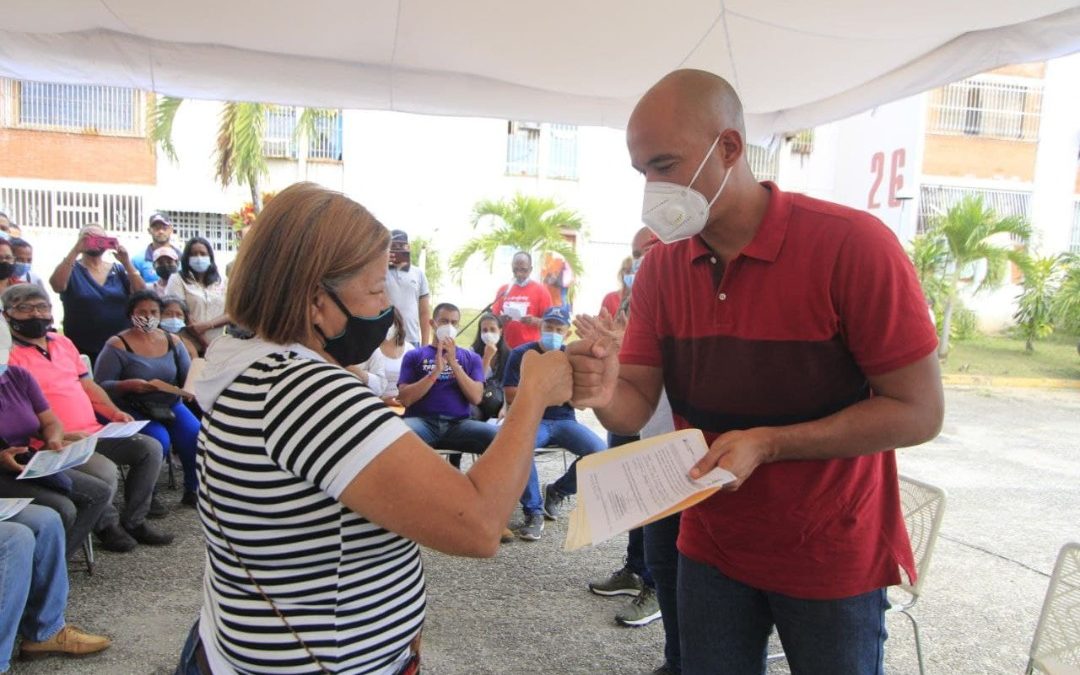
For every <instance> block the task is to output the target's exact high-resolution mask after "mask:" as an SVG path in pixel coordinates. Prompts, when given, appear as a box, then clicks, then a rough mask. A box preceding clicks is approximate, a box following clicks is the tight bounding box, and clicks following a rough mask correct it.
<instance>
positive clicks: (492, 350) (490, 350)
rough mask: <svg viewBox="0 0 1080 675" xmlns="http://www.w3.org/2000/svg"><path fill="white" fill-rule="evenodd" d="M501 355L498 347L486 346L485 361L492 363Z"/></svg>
mask: <svg viewBox="0 0 1080 675" xmlns="http://www.w3.org/2000/svg"><path fill="white" fill-rule="evenodd" d="M498 353H499V348H498V346H497V345H491V344H486V343H485V344H484V361H490V360H491V359H493V358H495V355H496V354H498Z"/></svg>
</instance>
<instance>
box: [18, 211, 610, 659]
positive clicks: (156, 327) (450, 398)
mask: <svg viewBox="0 0 1080 675" xmlns="http://www.w3.org/2000/svg"><path fill="white" fill-rule="evenodd" d="M8 222H10V221H8ZM148 232H149V234H150V242H149V243H148V244H147V246H146V248H145V250H144V251H140V252H139V253H137V254H131V253H129V252H128V251H127V250H126V249H125V248H124V246H123V245H121V244H120V243H119V241H117V240H116V239H115V238H113V237H111V236H110V233H109V232H108V231H107V230H106V229H105V228H103V227H101V226H98V225H96V224H89V225H86V226H84V227H83V228H82V229H80V230H79V232H78V234H77V235H76V237H75V241H74V244H73V245H72V247H71V249H70V250H69V252H68V253H67V255H66V256H65V257H64V258H63V259H62V260H60V261H59V263H58V264H57V265H56V266H55V269H54V270H53V271H52V273H51V274H49V275H48V276H47V282H46V280H45V279H43V278H42V277H41V276H39V275H38V274H37V273H36V271H35V270H34V269H33V262H34V260H33V250H34V249H33V246H32V244H31V243H30V242H29V241H28V240H26V239H23V238H22V237H21V236H13V234H14V235H21V232H19V231H18V230H17V229H14V230H12V229H10V228H9V229H6V230H3V233H2V235H0V293H2V296H0V297H2V302H3V321H0V353H2V354H3V356H4V359H3V365H2V366H0V402H2V404H3V408H4V414H3V415H2V416H0V498H12V497H16V498H18V497H29V498H32V499H33V500H34V502H35V505H34V506H33V507H31V508H28V509H26V510H25V511H23V515H22V516H21V517H20V518H13V519H11V520H10V521H9V523H8V524H7V525H6V528H0V540H6V539H5V538H10V539H11V540H12V541H22V540H23V539H26V540H27V541H31V540H33V541H36V542H37V544H36V545H37V546H38V547H39V548H42V547H43V548H44V549H45V550H46V552H45V553H40V554H39V553H38V552H37V551H36V550H35V552H34V554H33V555H34V556H35V558H34V560H35V568H34V574H33V575H30V576H26V581H27V582H28V583H29V590H28V591H27V592H26V593H25V594H24V595H28V598H26V599H24V600H22V601H20V600H18V598H19V597H22V596H18V594H16V595H9V596H7V597H6V598H4V599H3V601H0V672H5V671H4V668H5V667H6V664H7V661H6V659H7V658H8V657H9V656H11V655H12V652H13V650H15V649H16V643H17V642H20V639H19V637H18V635H19V633H20V630H21V633H22V636H21V651H18V653H20V654H22V655H24V656H29V655H35V654H50V653H56V652H60V653H67V654H79V655H81V654H89V653H93V652H96V651H100V650H102V649H105V648H107V647H108V646H109V644H110V642H109V639H108V638H106V637H103V636H97V635H91V634H89V633H84V632H82V631H80V630H78V629H75V628H73V627H70V626H66V625H65V624H64V623H63V607H64V598H66V593H67V584H66V569H64V572H63V574H59V573H55V574H54V578H52V579H51V581H48V582H46V581H43V579H42V578H39V575H38V574H37V572H38V570H39V568H38V567H37V560H38V559H39V558H40V557H42V556H45V557H55V556H57V555H59V556H60V559H61V561H63V560H66V559H69V558H74V557H76V556H78V555H80V553H81V552H83V551H84V550H85V548H86V544H87V541H88V538H93V540H94V541H95V542H96V545H97V546H98V547H100V548H102V549H104V550H107V551H112V552H117V553H123V552H127V551H130V550H132V549H133V548H135V547H136V546H138V545H140V544H141V545H146V546H167V545H169V544H171V543H172V540H173V536H172V535H171V534H170V533H168V532H166V531H164V530H162V529H161V528H160V527H158V526H155V525H153V524H151V523H150V522H149V521H151V520H153V519H155V518H161V517H163V516H164V515H166V512H167V509H166V508H165V507H164V506H163V503H162V501H161V500H160V499H159V498H158V496H157V487H158V482H159V479H160V475H161V469H162V466H163V462H167V461H170V456H173V455H174V456H175V457H177V458H178V459H179V462H180V464H181V466H182V468H183V493H182V497H181V499H180V503H181V504H182V505H184V506H189V507H196V506H197V503H198V499H199V498H198V483H199V479H198V472H197V465H196V453H197V445H198V436H199V432H200V416H201V414H202V413H201V411H200V409H199V407H198V405H197V404H196V403H195V402H194V401H192V400H190V395H189V394H188V392H187V391H185V390H184V387H185V384H186V383H187V381H188V375H189V371H191V369H192V364H193V363H194V362H195V361H196V359H201V357H202V356H204V355H205V354H206V351H207V348H208V347H209V345H210V343H211V342H213V340H214V339H215V338H216V337H218V336H219V335H221V334H222V333H223V331H221V330H219V329H221V328H223V327H226V326H228V325H229V324H230V319H229V317H228V315H227V314H226V312H225V293H226V279H225V278H224V276H223V274H222V272H221V271H219V268H218V265H217V263H216V260H215V251H214V250H213V247H212V246H211V244H210V242H209V241H207V240H206V239H204V238H200V237H195V238H192V239H190V240H188V241H187V242H186V243H183V245H182V246H177V245H175V244H174V243H173V241H174V239H173V235H174V232H173V226H172V224H171V223H170V222H169V221H168V219H167V218H165V217H164V216H162V215H161V214H154V215H153V216H151V219H150V223H149V227H148ZM4 235H6V236H4ZM529 262H530V258H529V257H528V256H527V255H519V256H516V257H515V263H516V267H515V270H514V271H515V272H516V273H517V274H518V276H525V277H527V274H528V271H526V270H524V267H528V265H527V263H529ZM519 268H520V269H519ZM530 271H531V270H530ZM527 286H528V283H527V281H525V280H519V283H518V284H517V285H515V287H514V288H515V289H520V288H526V287H527ZM53 293H55V294H56V296H54V295H52V294H53ZM510 295H511V294H510V293H508V292H507V290H506V289H503V290H501V291H500V299H502V300H504V301H506V300H507V298H508V297H509V296H510ZM54 297H58V298H59V302H60V303H61V304H62V306H63V310H64V311H63V321H62V325H56V324H57V323H58V322H56V321H54V312H53V307H54V304H53V298H54ZM423 298H424V299H426V296H423ZM424 306H425V307H426V305H424ZM404 309H405V311H406V312H410V311H411V312H415V311H417V307H416V306H412V305H410V306H408V307H405V308H404ZM391 312H392V315H393V321H392V323H391V325H390V328H389V330H388V332H387V333H386V336H385V339H384V340H382V341H381V343H380V344H379V345H378V347H377V348H376V349H375V351H374V353H373V354H372V355H371V357H370V358H369V359H368V360H366V361H365V362H363V363H359V364H355V365H352V366H349V367H348V370H349V371H350V372H352V373H353V374H354V375H355V376H356V377H357V378H359V379H360V380H361V382H362V383H364V384H365V385H366V386H367V388H368V389H370V391H371V392H372V393H374V394H375V395H376V396H378V397H379V398H381V399H382V401H383V402H384V403H386V404H387V405H388V406H390V407H391V408H392V409H394V410H396V411H397V412H398V413H399V414H400V416H401V419H402V421H403V423H404V425H406V426H407V427H408V428H409V429H410V430H412V431H413V432H414V433H416V435H417V436H419V437H420V438H421V439H422V440H424V441H425V442H426V443H428V444H429V445H431V446H432V447H437V448H440V449H443V450H448V451H458V452H459V453H460V452H465V453H473V454H475V455H480V454H482V453H484V452H485V451H486V450H487V449H488V447H489V446H490V445H491V444H492V442H493V441H494V439H495V437H496V435H497V432H498V430H499V428H500V425H501V423H502V421H503V420H504V419H505V417H506V415H507V411H508V407H509V405H510V404H512V403H513V401H514V398H515V394H516V390H517V387H518V384H519V379H520V371H521V363H522V356H523V355H524V353H525V352H527V351H530V350H531V351H536V352H539V353H544V352H547V351H558V350H559V349H560V348H561V341H562V338H563V337H564V336H565V335H566V333H567V330H568V328H569V317H568V315H567V314H566V312H565V310H563V309H562V308H558V307H556V308H552V309H550V310H548V311H547V312H546V313H542V310H533V311H532V314H541V313H542V317H540V316H531V318H530V312H529V311H523V312H520V313H518V314H513V313H511V314H512V316H507V315H506V314H505V313H504V312H505V310H504V309H503V307H501V306H500V307H499V308H498V310H497V311H496V313H485V314H483V315H482V316H480V317H478V321H477V325H476V333H475V339H474V340H473V341H472V344H471V345H470V346H469V347H461V346H458V344H457V339H458V329H459V327H460V323H461V311H460V310H459V309H458V307H457V306H456V305H454V304H451V303H448V302H443V303H441V304H439V305H437V306H436V307H435V309H434V311H433V312H432V313H431V315H430V316H424V317H410V316H404V315H403V313H402V312H401V311H399V309H398V308H396V307H395V308H392V309H391ZM411 323H419V324H426V325H423V329H424V330H423V331H422V332H423V333H425V334H430V335H431V336H432V339H431V342H430V344H422V345H419V347H414V345H413V344H411V343H410V342H409V341H408V339H407V337H408V327H409V326H410V325H411ZM510 324H513V327H514V328H515V329H517V333H515V335H516V336H517V337H516V339H517V340H519V341H520V340H521V339H522V335H521V334H522V330H521V325H523V324H525V325H527V326H528V327H531V328H532V329H533V330H534V332H535V333H536V335H535V337H537V338H539V339H538V340H532V341H528V342H526V343H524V344H521V346H519V347H518V348H517V349H512V348H511V346H510V344H508V338H509V337H511V335H510V334H509V333H508V332H507V328H506V327H507V326H508V325H510ZM510 332H511V333H512V332H513V331H510ZM526 332H527V330H526ZM528 337H534V336H533V335H532V334H531V333H529V334H528ZM573 418H574V413H573V410H572V409H571V408H569V406H555V407H552V408H549V409H548V410H547V411H546V412H545V414H544V419H543V420H542V421H541V425H540V430H539V432H538V434H537V438H536V440H535V444H536V446H537V447H542V446H545V445H551V444H559V445H563V446H565V447H567V448H568V449H569V450H571V451H572V452H574V453H576V454H579V455H585V454H589V453H591V452H595V451H597V450H598V449H601V448H602V443H601V441H600V439H599V438H598V437H596V436H595V434H592V432H589V431H588V430H587V429H586V428H585V427H583V426H581V425H578V424H577V423H576V422H575V421H573ZM131 421H140V422H145V423H146V424H145V426H143V427H142V428H141V429H139V430H138V432H136V433H128V434H127V435H125V436H123V437H119V438H99V439H98V441H97V445H96V448H95V452H94V453H93V454H92V456H91V458H90V459H89V461H87V462H86V463H84V464H82V465H80V466H77V467H75V468H70V469H67V470H65V471H62V472H60V473H57V474H53V475H50V476H45V477H41V478H36V479H32V480H20V479H17V478H16V476H17V475H18V474H19V472H21V471H22V470H23V468H24V467H25V465H26V463H27V462H28V461H29V460H30V458H32V457H33V455H34V454H35V453H37V452H50V451H54V450H59V449H61V448H63V447H64V446H66V445H68V444H70V443H73V442H75V441H78V440H81V439H83V438H86V437H87V436H89V435H93V434H96V433H97V432H99V431H101V430H102V428H103V426H104V425H106V424H109V423H113V422H121V423H125V422H131ZM568 429H569V430H571V431H567V430H568ZM575 434H576V435H575ZM583 439H584V440H583ZM579 440H580V441H582V442H577V441H579ZM450 459H451V461H452V463H453V464H454V465H455V466H459V465H460V458H459V456H457V455H455V454H453V453H451V455H450ZM573 476H574V468H573V467H571V469H570V471H568V472H567V474H566V475H565V476H563V477H562V478H560V479H559V480H558V481H556V482H555V483H554V484H553V485H551V486H548V488H547V490H546V496H547V498H546V499H545V494H544V493H542V492H541V490H540V484H539V478H538V473H537V469H536V464H535V462H534V463H533V465H532V468H531V472H530V475H529V478H528V481H527V483H526V488H525V491H524V492H523V493H522V495H521V498H520V503H521V507H522V510H523V514H524V520H523V522H521V523H519V524H518V525H517V526H515V527H514V528H513V533H512V534H511V531H510V530H509V529H507V530H505V531H504V536H503V541H504V542H505V541H508V540H509V538H510V537H512V536H513V535H514V534H516V535H517V536H518V537H520V538H521V539H524V540H531V541H535V540H538V539H540V536H541V533H542V531H543V528H544V518H545V517H547V518H550V519H553V518H555V517H556V516H557V515H558V509H559V507H560V504H561V503H562V502H563V500H564V499H565V498H566V497H567V496H568V495H570V494H573V492H574V485H573V480H574V479H573ZM23 530H27V531H28V532H29V534H27V532H24V531H23ZM58 533H59V534H58ZM27 537H29V538H27ZM57 537H59V539H58V540H57ZM2 546H3V541H0V548H2ZM28 550H29V549H28ZM50 559H51V558H50ZM21 564H22V563H21V561H19V560H15V559H10V560H9V559H8V558H6V557H0V565H4V566H5V571H6V569H7V568H8V567H11V568H12V569H16V570H18V569H20V568H19V567H18V565H21ZM56 564H58V565H59V568H64V564H63V562H61V563H50V565H54V566H55V565H56ZM40 569H42V570H52V569H53V567H41V568H40ZM0 576H2V575H0ZM24 576H25V575H24ZM4 590H5V591H6V590H7V589H6V588H5V589H4ZM35 594H39V595H42V597H50V598H55V599H54V600H51V601H49V603H47V604H46V605H45V606H44V609H43V605H41V603H36V604H35V603H34V602H33V598H34V597H35ZM32 612H37V613H39V614H42V616H41V617H40V618H39V619H38V620H37V623H34V624H30V625H34V626H38V627H39V628H38V629H36V630H27V629H25V628H23V629H19V626H20V625H22V626H26V625H28V624H27V621H26V618H25V616H26V615H29V614H30V613H32Z"/></svg>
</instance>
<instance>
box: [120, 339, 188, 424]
mask: <svg viewBox="0 0 1080 675" xmlns="http://www.w3.org/2000/svg"><path fill="white" fill-rule="evenodd" d="M165 339H166V340H168V341H169V351H170V352H172V356H173V363H175V364H176V374H177V375H178V376H179V374H180V354H179V353H178V352H177V351H176V350H177V346H176V343H175V342H173V339H172V337H171V336H170V335H169V334H168V333H166V335H165ZM120 341H121V342H123V343H124V347H125V348H126V349H127V350H128V351H129V352H130V351H132V349H131V346H130V345H128V343H127V340H125V339H124V338H123V337H122V336H121V337H120ZM124 407H125V408H127V409H128V410H130V411H131V412H133V413H135V414H136V415H138V416H139V417H143V418H146V419H148V420H150V421H151V422H160V423H161V424H171V423H173V422H175V421H176V413H174V412H173V411H172V404H169V403H162V402H161V401H150V400H147V399H146V398H143V397H142V396H139V395H137V394H136V395H128V396H125V397H124Z"/></svg>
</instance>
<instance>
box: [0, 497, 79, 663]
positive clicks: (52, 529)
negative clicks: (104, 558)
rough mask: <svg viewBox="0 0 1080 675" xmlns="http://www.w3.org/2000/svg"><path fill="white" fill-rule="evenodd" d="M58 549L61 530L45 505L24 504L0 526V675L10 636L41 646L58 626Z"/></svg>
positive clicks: (62, 583) (61, 602)
mask: <svg viewBox="0 0 1080 675" xmlns="http://www.w3.org/2000/svg"><path fill="white" fill-rule="evenodd" d="M64 550H65V549H64V525H63V523H61V521H60V515H59V514H57V513H56V511H53V510H52V509H50V508H49V507H47V506H39V505H37V504H30V505H29V506H27V507H26V508H25V509H23V510H22V511H20V512H19V513H18V514H16V515H15V516H13V517H11V518H9V519H8V520H5V521H3V522H0V672H4V671H7V669H8V667H9V666H10V663H11V650H12V649H13V648H14V647H15V633H16V631H18V632H19V633H22V636H23V639H24V640H29V641H31V642H43V641H45V640H48V639H49V638H51V637H52V636H54V635H56V634H57V633H58V632H60V629H61V628H63V627H64V608H65V607H66V606H67V596H68V576H67V562H66V561H65V560H64Z"/></svg>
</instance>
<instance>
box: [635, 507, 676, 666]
mask: <svg viewBox="0 0 1080 675" xmlns="http://www.w3.org/2000/svg"><path fill="white" fill-rule="evenodd" d="M681 517H682V514H680V513H676V514H675V515H673V516H668V517H667V518H664V519H662V520H658V521H656V522H655V523H649V524H648V525H646V526H645V527H643V528H642V529H643V530H644V537H643V538H644V539H645V543H644V548H645V568H646V569H647V570H648V571H649V573H650V574H651V575H652V580H653V586H654V587H655V588H656V600H657V602H659V603H660V612H661V618H662V619H663V622H664V663H665V664H666V665H667V667H668V668H669V669H670V670H671V671H672V672H674V673H681V672H682V670H681V661H682V659H681V657H680V656H679V604H678V597H677V595H676V592H677V589H678V581H679V549H678V548H676V546H675V544H676V542H677V541H678V539H679V522H680V519H681Z"/></svg>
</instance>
